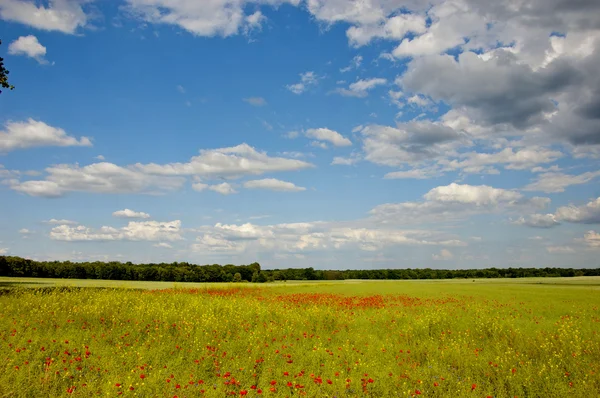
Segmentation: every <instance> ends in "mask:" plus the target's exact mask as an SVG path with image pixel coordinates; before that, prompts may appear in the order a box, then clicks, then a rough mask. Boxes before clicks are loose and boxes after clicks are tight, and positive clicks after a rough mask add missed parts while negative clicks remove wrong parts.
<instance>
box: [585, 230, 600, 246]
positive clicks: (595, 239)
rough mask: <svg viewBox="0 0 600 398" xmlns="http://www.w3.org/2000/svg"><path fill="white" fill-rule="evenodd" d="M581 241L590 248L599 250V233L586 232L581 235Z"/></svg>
mask: <svg viewBox="0 0 600 398" xmlns="http://www.w3.org/2000/svg"><path fill="white" fill-rule="evenodd" d="M583 241H584V242H585V244H586V245H588V246H589V247H591V248H600V233H598V232H596V231H587V232H586V233H585V234H584V235H583Z"/></svg>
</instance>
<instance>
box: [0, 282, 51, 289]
mask: <svg viewBox="0 0 600 398" xmlns="http://www.w3.org/2000/svg"><path fill="white" fill-rule="evenodd" d="M27 285H47V283H42V282H29V281H27V282H12V281H0V288H3V287H26V286H27Z"/></svg>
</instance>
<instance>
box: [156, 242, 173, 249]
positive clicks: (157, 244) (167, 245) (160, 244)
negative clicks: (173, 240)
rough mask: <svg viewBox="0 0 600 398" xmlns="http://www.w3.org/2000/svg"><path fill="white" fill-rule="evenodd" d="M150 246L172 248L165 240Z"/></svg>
mask: <svg viewBox="0 0 600 398" xmlns="http://www.w3.org/2000/svg"><path fill="white" fill-rule="evenodd" d="M152 246H154V247H158V248H160V249H172V248H173V246H172V245H171V244H169V243H167V242H160V243H155V244H153V245H152Z"/></svg>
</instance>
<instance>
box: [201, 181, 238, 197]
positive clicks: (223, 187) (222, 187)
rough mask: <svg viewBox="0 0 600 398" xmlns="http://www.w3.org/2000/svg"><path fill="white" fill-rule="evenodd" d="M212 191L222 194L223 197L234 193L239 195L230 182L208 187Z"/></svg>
mask: <svg viewBox="0 0 600 398" xmlns="http://www.w3.org/2000/svg"><path fill="white" fill-rule="evenodd" d="M208 189H210V190H211V191H215V192H218V193H220V194H221V195H231V194H233V193H238V192H237V191H236V190H235V189H234V188H233V186H232V185H231V184H229V183H228V182H222V183H220V184H217V185H211V186H209V187H208Z"/></svg>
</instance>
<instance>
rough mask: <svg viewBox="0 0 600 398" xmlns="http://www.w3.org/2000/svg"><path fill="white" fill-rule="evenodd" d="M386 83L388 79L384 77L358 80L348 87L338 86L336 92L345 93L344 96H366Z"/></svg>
mask: <svg viewBox="0 0 600 398" xmlns="http://www.w3.org/2000/svg"><path fill="white" fill-rule="evenodd" d="M386 83H387V80H386V79H383V78H371V79H363V80H357V81H356V82H354V83H352V84H350V86H348V88H347V89H346V88H337V89H335V90H334V92H335V93H338V94H340V95H343V96H344V97H357V98H364V97H366V96H367V95H368V91H370V90H372V89H374V88H375V87H377V86H381V85H383V84H386Z"/></svg>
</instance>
